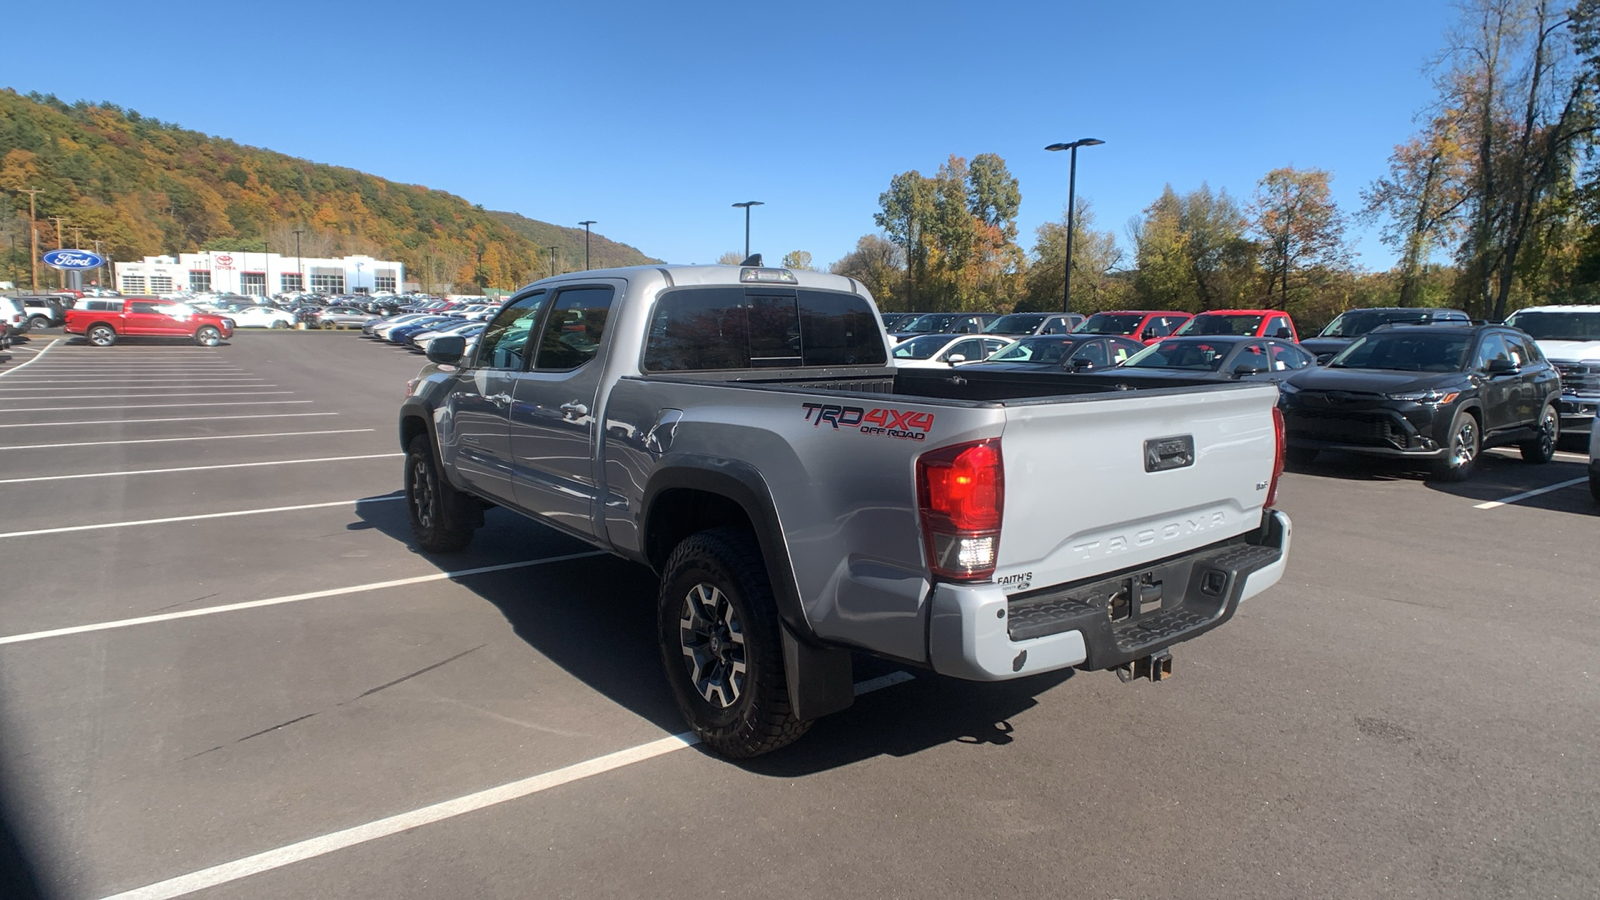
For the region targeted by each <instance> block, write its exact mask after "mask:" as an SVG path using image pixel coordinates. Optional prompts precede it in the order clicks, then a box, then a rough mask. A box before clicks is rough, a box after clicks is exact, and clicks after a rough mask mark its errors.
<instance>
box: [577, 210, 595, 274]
mask: <svg viewBox="0 0 1600 900" xmlns="http://www.w3.org/2000/svg"><path fill="white" fill-rule="evenodd" d="M578 224H579V225H582V226H583V270H584V271H585V272H587V271H589V226H590V225H594V224H596V223H595V220H593V219H584V220H583V221H582V222H579V223H578Z"/></svg>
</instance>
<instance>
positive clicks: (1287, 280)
mask: <svg viewBox="0 0 1600 900" xmlns="http://www.w3.org/2000/svg"><path fill="white" fill-rule="evenodd" d="M1332 177H1333V176H1332V175H1330V174H1329V173H1328V172H1326V171H1324V170H1322V169H1295V168H1290V167H1285V168H1281V169H1273V170H1272V171H1271V172H1268V173H1267V175H1266V177H1264V178H1262V179H1261V181H1260V182H1259V183H1257V185H1256V194H1255V198H1254V199H1253V200H1252V201H1251V204H1250V213H1251V221H1252V226H1253V229H1254V231H1255V233H1256V237H1257V240H1258V242H1259V247H1260V258H1261V264H1262V268H1263V269H1264V270H1265V271H1266V278H1267V282H1266V291H1265V299H1264V301H1263V303H1262V305H1263V306H1264V307H1266V308H1276V309H1288V307H1289V303H1290V302H1291V301H1292V300H1295V299H1300V298H1302V297H1304V296H1305V294H1306V293H1307V292H1308V291H1309V290H1310V289H1311V288H1314V287H1315V286H1317V285H1318V284H1319V283H1321V282H1322V281H1323V280H1325V279H1326V277H1327V276H1328V275H1329V273H1331V272H1335V271H1338V270H1341V269H1344V268H1347V267H1348V265H1349V261H1350V252H1349V250H1348V248H1347V246H1346V244H1345V240H1344V228H1345V223H1344V216H1343V215H1342V214H1341V213H1340V212H1339V207H1338V205H1337V204H1335V203H1334V201H1333V194H1332V192H1331V191H1329V189H1328V182H1329V181H1330V180H1332Z"/></svg>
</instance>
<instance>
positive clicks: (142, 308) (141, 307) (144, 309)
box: [128, 300, 161, 313]
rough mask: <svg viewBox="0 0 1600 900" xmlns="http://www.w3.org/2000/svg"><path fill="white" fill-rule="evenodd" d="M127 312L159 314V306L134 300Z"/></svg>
mask: <svg viewBox="0 0 1600 900" xmlns="http://www.w3.org/2000/svg"><path fill="white" fill-rule="evenodd" d="M128 312H135V313H159V312H161V308H160V306H159V305H158V304H155V303H150V302H147V301H143V300H135V301H133V308H132V309H130V310H128Z"/></svg>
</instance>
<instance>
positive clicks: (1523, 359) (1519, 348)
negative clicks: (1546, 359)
mask: <svg viewBox="0 0 1600 900" xmlns="http://www.w3.org/2000/svg"><path fill="white" fill-rule="evenodd" d="M1502 337H1503V339H1504V340H1505V342H1506V351H1507V352H1508V353H1510V354H1511V361H1512V362H1513V363H1515V364H1516V365H1517V368H1519V369H1520V368H1522V367H1523V366H1525V365H1527V364H1528V363H1530V362H1532V361H1533V360H1534V357H1532V356H1530V355H1529V354H1528V347H1527V345H1526V344H1524V343H1523V342H1522V339H1521V338H1519V337H1517V336H1516V335H1514V334H1507V335H1502Z"/></svg>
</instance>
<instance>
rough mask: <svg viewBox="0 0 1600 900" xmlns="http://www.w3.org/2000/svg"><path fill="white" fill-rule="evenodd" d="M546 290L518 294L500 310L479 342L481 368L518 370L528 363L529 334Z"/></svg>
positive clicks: (543, 300)
mask: <svg viewBox="0 0 1600 900" xmlns="http://www.w3.org/2000/svg"><path fill="white" fill-rule="evenodd" d="M545 296H546V295H545V293H544V291H539V292H537V293H533V294H529V295H527V296H526V297H519V298H517V299H516V300H513V301H512V302H511V303H509V304H507V305H506V308H505V309H502V310H500V314H499V315H497V316H495V317H494V321H493V322H490V323H489V327H488V328H486V329H484V331H483V337H482V338H481V339H479V341H478V358H477V364H478V366H479V367H480V368H484V369H512V370H516V371H521V370H522V369H523V367H524V363H526V362H527V352H528V337H529V335H530V334H532V333H533V326H534V325H535V324H536V323H537V322H538V320H539V313H540V311H542V310H543V309H544V304H545Z"/></svg>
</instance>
